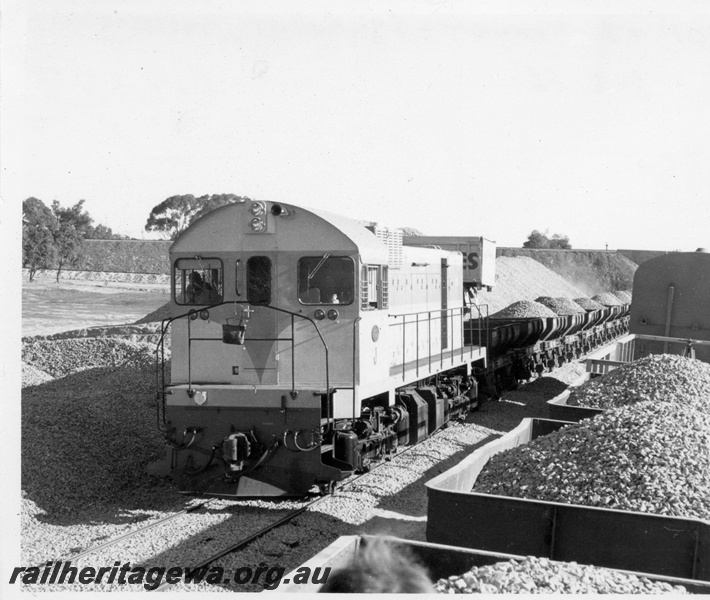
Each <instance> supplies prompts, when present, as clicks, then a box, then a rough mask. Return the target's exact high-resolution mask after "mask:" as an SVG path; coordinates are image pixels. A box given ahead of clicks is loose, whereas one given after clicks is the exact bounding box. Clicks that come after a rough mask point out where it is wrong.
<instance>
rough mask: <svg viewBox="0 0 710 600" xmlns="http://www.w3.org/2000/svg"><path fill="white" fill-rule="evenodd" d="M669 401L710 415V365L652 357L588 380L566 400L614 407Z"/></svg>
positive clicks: (660, 355)
mask: <svg viewBox="0 0 710 600" xmlns="http://www.w3.org/2000/svg"><path fill="white" fill-rule="evenodd" d="M646 400H650V401H653V402H662V403H667V402H672V403H676V404H678V403H680V404H687V405H690V406H694V407H696V408H698V409H700V410H703V411H705V412H706V413H707V414H710V364H708V363H705V362H702V361H699V360H696V359H694V358H686V357H683V356H677V355H675V354H652V355H651V356H647V357H645V358H642V359H639V360H636V361H633V362H630V363H628V364H625V365H622V366H620V367H618V368H617V369H614V370H613V371H609V372H608V373H606V374H604V375H602V376H600V377H597V378H595V379H590V380H589V381H587V382H585V383H584V384H582V385H581V386H579V387H578V388H575V389H574V390H573V392H572V393H571V394H570V397H569V398H568V399H567V404H569V405H571V406H585V407H588V408H602V409H607V408H613V407H616V406H625V405H627V404H634V403H636V402H644V401H646Z"/></svg>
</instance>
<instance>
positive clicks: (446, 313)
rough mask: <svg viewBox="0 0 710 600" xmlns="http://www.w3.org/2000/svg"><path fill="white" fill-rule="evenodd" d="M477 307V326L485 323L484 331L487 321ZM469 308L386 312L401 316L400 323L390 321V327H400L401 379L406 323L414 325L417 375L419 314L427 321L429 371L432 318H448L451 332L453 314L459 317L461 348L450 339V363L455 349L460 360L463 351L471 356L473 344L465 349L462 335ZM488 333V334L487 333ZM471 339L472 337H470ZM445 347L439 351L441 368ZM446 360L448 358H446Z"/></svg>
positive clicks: (393, 316) (404, 372)
mask: <svg viewBox="0 0 710 600" xmlns="http://www.w3.org/2000/svg"><path fill="white" fill-rule="evenodd" d="M483 306H485V308H486V312H487V311H488V305H483ZM477 308H478V315H479V316H478V318H477V320H478V321H479V328H480V326H481V323H482V322H485V323H486V331H487V330H488V325H487V321H488V319H487V318H486V317H483V315H482V313H481V310H480V307H477ZM467 310H470V309H469V307H466V306H458V307H451V308H445V309H435V310H422V311H415V312H408V313H399V314H392V313H390V314H388V315H387V316H388V317H389V318H394V319H398V318H400V317H401V318H402V321H401V323H397V322H395V323H390V325H389V326H390V327H400V326H401V327H402V379H406V377H407V361H406V354H407V350H406V346H407V325H414V326H415V361H414V368H415V374H416V375H417V376H419V367H420V365H419V362H420V356H419V324H420V323H422V322H424V320H423V319H420V316H422V315H426V323H427V339H428V346H429V350H428V356H427V360H428V366H429V371H430V372H431V361H432V356H433V354H432V349H431V340H432V336H431V322H432V320H437V319H439V320H444V319H447V320H450V325H449V330H450V331H451V332H452V333H453V331H454V317H455V316H457V315H458V316H460V317H461V348H460V349H457V348H456V347H455V343H453V342H454V341H455V340H453V339H452V344H451V349H450V350H449V351H448V354H449V358H450V360H451V364H452V365H453V364H454V357H455V355H456V352H457V351H460V356H461V360H462V361H463V360H464V353H465V352H468V354H469V357H473V345H471V346H470V347H469V350H468V351H467V350H466V348H465V346H466V344H465V341H464V340H465V338H464V336H463V333H464V317H465V315H466V311H467ZM432 313H434V317H433V319H432ZM407 317H416V320H412V321H409V322H408V321H407ZM472 321H473V319H469V332H470V328H471V322H472ZM487 335H488V334H487ZM471 339H472V338H471ZM446 350H447V348H444V347H442V348H441V352H440V353H439V360H440V367H441V368H443V365H444V356H445V355H446V354H447V352H446ZM447 360H448V359H447Z"/></svg>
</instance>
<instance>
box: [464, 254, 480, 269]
mask: <svg viewBox="0 0 710 600" xmlns="http://www.w3.org/2000/svg"><path fill="white" fill-rule="evenodd" d="M466 258H467V260H468V265H467V268H468V269H477V268H478V252H469V253H468V256H467V257H466Z"/></svg>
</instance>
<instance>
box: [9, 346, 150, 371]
mask: <svg viewBox="0 0 710 600" xmlns="http://www.w3.org/2000/svg"><path fill="white" fill-rule="evenodd" d="M22 361H23V362H25V363H27V364H29V365H32V366H33V367H35V368H37V369H40V370H42V371H44V372H46V373H48V374H49V375H51V376H52V377H66V376H67V375H69V374H71V373H77V372H79V371H84V370H87V369H96V368H103V367H112V368H116V367H136V366H145V365H152V366H153V368H154V367H155V345H154V344H148V343H145V342H132V341H129V340H124V339H121V338H117V337H111V338H109V337H93V338H68V339H66V338H65V339H55V340H45V339H29V340H25V341H24V342H23V344H22Z"/></svg>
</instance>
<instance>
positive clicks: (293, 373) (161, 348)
mask: <svg viewBox="0 0 710 600" xmlns="http://www.w3.org/2000/svg"><path fill="white" fill-rule="evenodd" d="M230 304H234V305H235V308H236V305H237V304H246V305H249V304H251V303H250V302H248V301H246V300H225V301H222V302H218V303H216V304H210V305H208V306H204V307H201V308H200V309H199V310H198V309H197V308H191V309H190V310H188V311H187V312H185V313H182V314H180V315H176V316H174V317H170V318H168V319H163V320H162V321H161V332H160V338H159V340H158V342H157V347H156V350H155V352H156V385H157V384H158V381H157V379H158V374H157V369H158V366H157V362H158V352H160V359H161V361H162V380H161V382H160V383H161V384H162V385H161V386H160V388H159V390H158V397H159V399H160V396H162V404H163V415H162V417H163V418H162V424H163V425H165V424H166V423H165V395H166V392H165V391H164V390H165V335H166V333H167V330H168V326H169V325H171V324H172V323H173V321H176V320H178V319H183V318H185V317H187V318H188V320H187V328H188V334H187V335H188V350H187V363H188V367H187V374H188V393H189V391H190V390H191V389H192V369H191V356H192V351H191V350H192V349H191V346H192V341H193V338H192V337H191V336H190V323H191V321H192V320H193V318H192V315H195V318H196V316H197V315H198V314H199V312H200V311H202V310H210V309H213V308H217V307H219V306H225V305H230ZM256 306H259V307H261V308H268V309H270V310H274V311H277V312H281V313H284V314H287V315H291V337H290V338H248V340H251V341H279V340H280V341H290V342H291V396H292V397H293V398H295V397H296V395H297V394H298V391H297V390H296V356H295V353H296V340H295V322H294V317H300V318H301V319H304V320H306V321H308V322H310V323H311V324H312V325H313V327H314V328H315V330H316V333H317V334H318V337H319V338H320V341H321V343H322V344H323V349H324V351H325V393H326V396H330V395H331V394H332V391H331V389H330V359H329V351H328V344H326V342H325V339H324V338H323V335H322V334H321V332H320V329H319V328H318V324H317V323H316V322H315V321H314V320H313V319H311V318H310V317H308V316H306V315H303V314H299V313H296V312H293V311H290V310H286V309H285V308H279V307H278V306H270V305H268V304H258V305H256ZM194 339H195V340H203V341H215V342H216V341H221V339H220V338H194ZM248 340H245V341H248ZM161 390H162V391H161ZM326 405H327V414H326V416H327V422H328V427H331V426H332V421H333V417H332V414H331V406H330V405H331V403H330V401H327V402H326ZM159 411H160V407H158V412H159ZM158 425H159V426H161V422H160V414H158ZM161 428H162V427H161Z"/></svg>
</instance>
